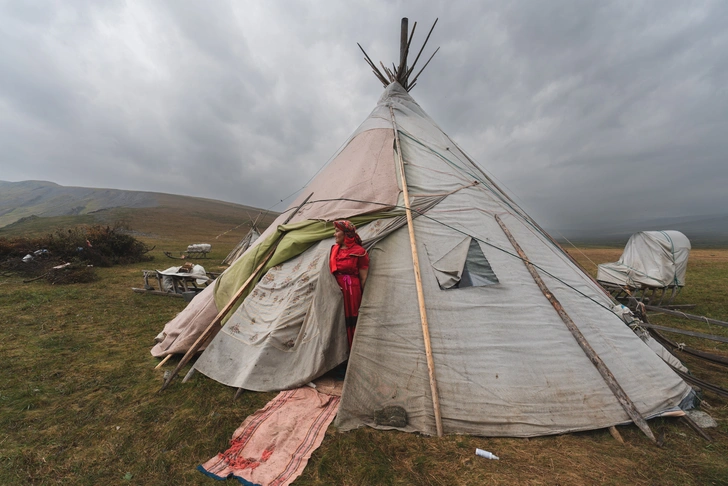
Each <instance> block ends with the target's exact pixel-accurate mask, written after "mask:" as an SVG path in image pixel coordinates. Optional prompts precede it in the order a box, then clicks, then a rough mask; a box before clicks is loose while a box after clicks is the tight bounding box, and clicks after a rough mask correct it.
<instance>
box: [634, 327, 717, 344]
mask: <svg viewBox="0 0 728 486" xmlns="http://www.w3.org/2000/svg"><path fill="white" fill-rule="evenodd" d="M640 326H642V327H644V328H646V329H657V330H658V331H666V332H674V333H675V334H682V335H684V336H692V337H696V338H701V339H708V340H710V341H717V342H719V343H728V338H727V337H723V336H716V335H713V334H703V333H702V332H695V331H686V330H684V329H677V328H674V327H666V326H658V325H655V324H647V323H646V322H643V323H642V324H640Z"/></svg>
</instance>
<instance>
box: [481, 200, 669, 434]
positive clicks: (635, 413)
mask: <svg viewBox="0 0 728 486" xmlns="http://www.w3.org/2000/svg"><path fill="white" fill-rule="evenodd" d="M495 220H496V221H497V222H498V224H499V225H500V227H501V229H502V230H503V233H505V235H506V237H507V238H508V241H510V242H511V245H513V248H514V249H515V250H516V252H517V253H518V256H520V257H521V259H522V260H523V263H524V264H525V265H526V268H527V269H528V272H529V273H530V274H531V276H532V277H533V280H534V281H535V282H536V285H538V287H539V288H540V289H541V292H543V295H544V296H545V297H546V299H547V300H548V301H549V302H550V303H551V305H552V306H553V308H554V309H555V310H556V313H557V314H558V315H559V317H561V320H562V321H564V324H566V327H567V328H568V329H569V331H571V334H572V335H573V336H574V339H576V342H577V343H579V346H581V349H582V350H583V351H584V354H586V355H587V357H588V358H589V360H590V361H591V362H592V364H593V365H594V366H595V367H596V369H597V370H599V374H601V375H602V378H603V379H604V382H605V383H606V384H607V386H608V387H609V389H610V390H611V391H612V393H613V394H614V396H615V398H616V399H617V401H618V402H619V404H620V405H621V406H622V408H623V409H624V411H625V412H627V415H628V416H629V417H630V418H631V419H632V421H633V422H634V423H635V425H637V427H639V428H640V430H641V431H642V432H644V434H645V435H646V436H647V437H649V438H650V440H652V442H654V443H655V444H657V439H656V438H655V435H654V434H653V433H652V429H650V426H649V425H648V424H647V421H646V420H645V419H644V417H643V416H642V414H640V412H639V410H637V407H636V406H635V404H634V403H633V402H632V400H631V399H630V398H629V396H628V395H627V393H626V392H625V391H624V389H622V386H621V385H620V384H619V382H618V381H617V379H616V378H615V377H614V375H613V374H612V372H611V371H610V370H609V368H607V365H606V364H605V363H604V361H602V359H601V358H600V357H599V355H598V354H597V352H596V351H594V348H592V347H591V345H590V344H589V342H588V341H587V340H586V338H585V337H584V335H583V334H582V333H581V331H580V330H579V328H578V327H577V326H576V324H575V323H574V321H573V320H571V317H569V314H567V313H566V311H565V310H564V308H563V306H562V305H561V302H559V301H558V299H557V298H556V297H555V296H554V294H552V293H551V291H550V290H549V289H548V287H546V284H545V283H544V281H543V280H542V279H541V276H540V275H539V274H538V272H537V271H536V268H535V267H534V266H533V264H532V263H531V261H530V260H529V259H528V257H527V256H526V253H525V252H524V251H523V249H521V245H519V244H518V242H517V241H516V239H515V238H514V237H513V235H512V234H511V232H510V230H509V229H508V227H507V226H506V225H505V223H504V222H503V220H502V219H501V218H500V217H499V216H498V215H497V214H496V215H495Z"/></svg>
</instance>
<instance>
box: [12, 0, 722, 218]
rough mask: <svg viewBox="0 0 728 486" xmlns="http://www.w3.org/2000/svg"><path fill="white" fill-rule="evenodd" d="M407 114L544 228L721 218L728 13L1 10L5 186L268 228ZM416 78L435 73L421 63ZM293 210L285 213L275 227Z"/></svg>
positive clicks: (700, 5)
mask: <svg viewBox="0 0 728 486" xmlns="http://www.w3.org/2000/svg"><path fill="white" fill-rule="evenodd" d="M404 16H407V17H409V19H410V26H411V25H412V23H413V22H415V21H417V22H418V25H417V30H416V33H415V40H414V42H413V45H416V46H418V47H419V46H420V45H421V43H422V41H423V40H424V37H425V35H426V33H427V31H428V30H429V27H430V26H431V24H432V22H433V21H434V20H435V18H438V17H439V19H440V20H439V22H438V24H437V27H436V28H435V31H434V33H433V35H432V37H431V39H430V42H429V44H428V47H427V48H426V51H425V52H426V55H428V56H429V54H430V53H432V52H433V50H434V49H435V48H436V47H437V46H440V47H441V49H440V52H439V53H438V54H437V55H436V56H435V58H434V60H433V61H432V63H430V65H429V66H428V68H427V70H426V71H425V72H424V74H423V75H422V77H420V79H419V81H418V82H417V86H416V87H415V88H414V90H413V91H412V93H411V94H412V95H413V97H414V98H415V99H416V100H417V102H418V103H419V104H420V105H421V106H422V107H423V108H424V110H425V111H427V112H428V114H429V115H430V116H431V117H432V118H433V119H434V120H435V121H436V122H437V123H438V124H439V125H440V127H442V128H443V129H444V130H445V131H446V132H447V133H448V134H449V135H450V136H451V138H453V139H454V140H455V141H456V142H457V143H458V144H459V145H460V146H461V147H462V148H463V149H464V150H465V151H466V152H468V153H469V154H470V155H471V156H472V157H473V158H474V159H475V160H477V161H478V162H479V163H480V165H481V166H482V167H483V168H484V169H485V170H486V171H487V172H488V173H489V174H491V175H493V176H494V177H495V178H496V180H498V181H499V182H501V183H502V184H503V185H504V186H505V187H506V188H507V189H508V190H509V191H510V192H511V193H512V194H514V195H515V196H516V197H517V200H518V201H519V202H520V203H521V204H522V206H523V207H524V209H526V211H528V212H529V213H531V215H532V216H534V217H535V218H536V219H537V220H539V221H540V222H541V223H542V224H543V225H545V226H549V227H561V228H563V227H569V226H575V225H580V224H589V225H593V224H594V223H595V222H602V221H603V222H604V224H609V223H612V222H614V221H615V219H617V218H620V217H626V218H631V217H636V216H639V217H641V218H644V217H655V218H657V217H670V216H691V215H695V216H697V215H708V214H726V213H727V212H728V163H727V160H726V159H727V158H728V27H727V26H728V2H725V1H723V0H716V1H713V2H710V1H707V2H701V1H694V2H686V1H682V0H680V1H668V0H658V1H654V2H639V1H634V0H629V1H623V2H605V1H601V0H600V1H586V0H573V1H557V0H549V1H542V0H537V1H532V2H515V1H514V2H503V1H498V2H488V1H482V2H454V1H447V2H446V1H442V2H438V1H433V0H430V1H427V2H405V1H400V2H392V1H385V0H382V1H364V0H360V1H359V2H341V1H331V2H324V1H321V2H313V1H306V2H294V1H292V0H291V1H272V0H267V1H265V2H245V1H241V0H238V1H230V2H227V1H215V0H211V1H205V2H202V1H194V2H192V1H179V0H174V1H171V0H170V1H167V2H163V1H151V2H150V1H139V2H134V1H104V2H96V1H92V0H88V1H71V0H61V1H57V2H52V1H48V2H32V1H1V0H0V180H7V181H21V180H28V179H36V180H48V181H52V182H56V183H59V184H62V185H73V186H85V187H110V188H118V189H130V190H144V191H155V192H167V193H173V194H184V195H192V196H201V197H208V198H213V199H220V200H224V201H231V202H236V203H241V204H248V205H253V206H259V207H264V208H269V207H271V206H273V205H274V204H276V203H277V202H279V201H280V200H281V199H284V198H286V197H287V196H289V195H290V194H291V193H294V192H295V191H297V190H299V189H301V187H302V185H303V184H304V183H305V182H306V181H308V180H309V178H310V177H311V176H313V175H314V174H315V173H316V171H318V170H319V169H320V168H321V166H322V165H323V164H325V163H326V161H327V160H328V159H329V158H330V157H331V155H332V154H333V153H334V152H336V150H337V149H338V148H339V146H340V145H341V143H342V142H344V141H345V140H346V139H347V137H348V136H349V135H350V134H351V132H353V131H354V129H356V127H357V126H358V125H359V124H360V123H361V122H362V121H363V120H364V118H365V117H366V116H367V115H368V114H369V113H370V111H371V110H372V109H373V108H374V106H375V104H376V101H377V99H378V97H379V95H380V94H381V91H382V87H381V84H380V83H379V82H378V81H377V80H376V79H375V78H374V76H373V75H372V74H371V71H370V70H369V68H368V66H367V65H366V64H365V62H364V61H363V59H362V57H363V56H362V55H361V53H360V51H359V49H358V47H357V46H356V43H357V42H359V43H361V44H362V46H363V47H364V48H365V49H366V50H367V52H368V53H369V55H370V56H371V57H372V58H373V60H374V61H375V62H378V61H380V60H381V61H384V62H385V64H391V63H392V62H395V61H398V59H399V53H398V50H399V25H400V18H401V17H404ZM420 64H422V61H420ZM289 203H290V200H286V201H285V202H284V203H280V204H279V205H278V206H276V207H275V209H277V210H282V209H284V208H285V207H286V206H287V205H288V204H289Z"/></svg>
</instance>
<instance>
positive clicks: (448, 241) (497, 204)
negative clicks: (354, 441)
mask: <svg viewBox="0 0 728 486" xmlns="http://www.w3.org/2000/svg"><path fill="white" fill-rule="evenodd" d="M395 126H396V132H395V128H394V127H395ZM395 133H396V134H397V135H398V137H399V139H400V143H401V156H402V158H403V161H404V167H405V169H404V170H405V175H406V181H407V187H408V190H409V194H410V197H411V198H412V202H411V204H412V206H413V207H414V208H416V209H417V210H416V211H415V213H416V214H420V215H419V216H418V217H416V218H415V219H414V233H415V237H416V247H417V251H418V254H419V264H420V268H421V279H422V285H423V294H424V302H425V307H426V311H427V318H428V321H429V332H430V338H431V347H432V355H433V363H434V377H435V379H436V390H437V394H438V395H439V403H440V409H441V418H442V426H443V429H444V432H445V433H467V434H475V435H481V436H520V437H524V436H536V435H545V434H558V433H563V432H569V431H578V430H588V429H597V428H604V427H609V426H612V425H616V424H621V423H626V422H629V421H630V418H629V416H628V414H627V413H626V412H625V409H624V408H623V406H621V405H620V403H619V401H618V400H617V399H616V398H615V394H614V393H613V392H612V391H611V390H610V388H609V387H608V386H607V384H606V383H605V380H604V379H603V377H602V376H601V375H600V373H599V372H598V371H597V368H595V366H594V365H593V364H592V361H590V359H589V357H587V355H586V354H585V351H584V350H583V349H582V347H580V346H579V344H578V343H577V340H576V339H575V337H574V335H573V334H572V332H570V330H569V329H567V326H566V325H565V322H564V321H563V320H562V318H561V317H560V316H559V314H558V313H557V311H556V310H555V308H554V306H553V305H552V304H551V303H550V302H549V300H548V298H547V296H546V294H545V293H544V292H543V291H542V290H541V289H540V288H539V286H538V284H537V282H536V280H535V279H534V277H533V276H532V275H531V274H530V273H529V269H528V268H527V266H526V264H524V260H523V259H521V258H520V257H519V256H518V254H517V251H516V249H515V247H514V244H513V241H511V239H509V237H508V236H507V234H506V232H505V229H504V228H506V229H507V230H508V231H509V232H510V234H511V235H512V238H513V240H514V241H516V242H517V244H518V245H519V246H520V248H521V249H522V251H523V252H524V253H525V255H527V259H528V261H529V262H531V263H532V264H533V265H534V268H536V271H537V272H538V273H539V275H540V276H541V278H542V280H543V283H544V284H545V285H546V286H547V287H548V290H549V293H550V294H551V295H552V296H553V297H555V298H557V299H558V301H559V302H560V304H561V306H562V307H563V309H564V311H565V312H566V313H568V315H569V316H570V318H571V319H572V320H573V323H574V325H575V326H576V327H577V328H578V330H579V331H580V333H581V334H582V335H583V337H584V339H585V340H586V341H587V342H588V343H589V345H590V346H591V347H592V348H593V349H594V351H595V352H596V353H597V354H598V355H599V357H600V358H601V360H602V361H603V362H604V363H605V365H606V366H607V367H608V368H609V370H610V371H611V373H612V374H613V375H614V377H615V379H616V381H617V382H618V383H619V385H620V386H621V388H622V389H623V390H624V393H625V394H626V395H627V396H628V397H629V398H630V399H631V401H632V402H633V403H634V405H635V407H636V409H637V410H638V412H639V413H640V414H641V415H642V416H643V417H645V418H649V417H654V416H659V415H665V414H671V413H677V414H680V413H681V412H680V409H679V406H680V405H681V402H684V401H687V400H688V399H689V398H690V397H691V392H692V390H691V388H690V387H689V386H688V385H687V384H685V382H683V381H682V379H680V378H679V377H678V376H677V375H676V374H675V373H674V372H673V371H672V370H671V369H670V368H669V367H668V366H667V365H666V364H665V363H664V362H663V361H662V360H661V359H660V358H659V357H658V356H657V354H655V353H654V352H653V351H651V350H650V348H649V347H648V345H647V344H646V343H645V342H643V341H642V340H641V339H640V337H638V336H637V335H635V333H634V332H632V330H631V329H630V328H629V327H627V325H625V324H624V322H623V321H622V320H621V319H620V317H619V316H618V315H616V314H615V313H614V312H613V311H612V306H613V303H612V301H611V300H610V298H609V296H608V295H607V294H606V293H605V292H604V291H603V290H602V289H601V287H600V286H599V285H598V284H597V283H596V282H595V281H594V280H593V279H591V278H590V277H589V276H588V275H586V274H585V273H584V272H583V271H582V270H581V269H580V268H579V267H578V266H577V265H576V264H575V263H574V262H573V261H572V260H571V259H570V257H569V256H568V255H567V254H566V253H565V252H563V251H562V250H561V249H560V247H559V246H558V245H557V244H556V243H555V242H554V241H553V239H552V238H551V237H550V236H549V235H547V234H546V233H545V232H544V231H543V230H542V229H541V228H540V227H539V226H538V225H537V224H536V223H535V222H534V221H533V220H532V219H531V218H530V217H529V216H528V215H527V214H526V213H525V212H524V211H523V210H522V209H520V208H519V207H518V206H517V205H516V204H515V203H514V202H513V201H512V200H511V199H510V198H509V197H508V196H507V195H506V194H505V193H503V192H502V191H501V190H500V189H499V188H498V187H497V186H496V185H495V184H494V183H493V182H492V181H491V179H490V178H488V177H487V176H486V175H485V173H484V172H483V171H482V169H480V168H479V166H478V165H476V164H475V163H474V162H473V161H472V160H471V159H470V158H469V157H468V156H467V155H466V154H465V153H464V152H463V151H462V150H460V148H459V147H458V146H457V145H456V144H455V143H454V142H453V141H452V140H451V139H450V138H449V137H448V136H447V135H446V134H445V133H444V132H443V131H442V130H441V129H440V127H438V126H437V124H436V123H435V122H434V121H433V120H432V119H431V118H430V117H429V116H428V115H427V114H426V113H425V112H424V110H423V109H422V108H421V107H420V106H419V105H418V104H417V103H416V102H415V101H414V100H413V99H412V98H411V96H410V95H409V93H408V92H407V91H406V90H405V89H404V88H403V87H402V86H401V85H400V84H398V83H396V82H394V83H392V84H390V85H389V86H388V87H387V88H386V89H385V91H384V93H383V95H382V97H381V98H380V100H379V102H378V104H377V106H376V107H375V109H374V111H372V113H371V114H370V115H369V117H367V118H366V120H364V122H363V123H362V124H361V126H360V127H359V128H358V129H357V130H356V131H355V132H354V134H353V135H352V136H351V137H350V138H349V140H348V141H347V142H346V143H345V144H344V145H343V148H342V149H341V151H340V152H339V153H338V154H337V155H336V156H334V158H333V159H332V160H331V161H330V162H329V164H328V165H327V167H326V168H324V169H323V171H322V172H321V173H320V174H319V175H318V176H317V177H316V178H315V179H314V180H313V181H312V182H311V183H310V184H309V186H308V187H307V188H306V189H304V190H303V191H302V192H301V196H300V198H299V199H298V200H297V201H294V202H293V204H291V206H290V208H289V210H288V211H286V212H284V213H283V214H282V215H281V216H280V218H279V219H278V220H277V221H276V222H274V223H273V224H272V225H271V226H270V227H269V228H268V229H267V230H266V231H265V232H264V233H263V234H262V235H261V237H260V238H259V239H258V240H257V241H256V242H255V243H254V244H253V246H252V247H251V248H249V249H248V251H247V252H246V253H245V254H244V255H243V256H242V257H240V258H239V259H238V260H236V261H235V262H234V263H233V265H231V267H230V268H228V269H227V270H226V271H225V272H224V273H223V274H222V275H221V276H220V277H219V278H218V280H217V282H216V286H215V289H214V291H209V292H208V291H207V290H206V291H205V292H202V293H201V294H199V295H198V296H197V297H195V299H194V300H193V301H192V302H191V303H190V305H189V307H188V309H185V311H183V312H182V313H180V315H178V316H177V317H176V318H175V320H174V323H175V326H176V329H178V330H179V333H178V338H179V340H180V342H182V341H185V342H189V341H190V336H192V335H194V333H195V332H199V331H196V330H199V329H203V328H204V327H206V325H207V324H208V323H209V322H210V321H211V319H212V318H213V317H214V316H215V314H216V311H217V309H220V308H222V307H223V306H224V305H225V304H226V303H227V302H228V299H229V298H230V296H231V295H232V294H233V293H234V292H235V290H236V289H237V288H238V287H240V285H241V283H242V282H243V281H244V280H245V279H246V278H247V276H248V275H250V273H251V272H252V268H254V267H255V266H257V264H258V262H260V261H262V258H263V255H266V254H268V252H270V251H274V253H273V256H272V258H271V260H270V262H269V263H268V264H267V265H266V267H265V268H264V271H265V273H264V274H262V278H260V279H259V280H258V282H257V285H255V287H254V288H252V289H251V291H250V292H248V293H247V296H246V297H245V299H244V300H243V302H242V304H240V305H239V306H238V307H237V309H236V310H234V311H233V312H232V314H231V315H230V317H229V319H228V320H227V321H226V323H225V325H224V327H222V329H221V330H220V332H218V333H217V335H216V336H215V337H214V338H213V339H212V340H211V341H210V342H209V344H208V345H207V349H206V350H205V351H204V352H203V354H202V355H201V356H200V358H199V359H198V361H197V362H196V363H195V365H194V367H195V368H196V369H197V370H198V371H200V372H202V373H203V374H205V375H207V376H209V377H210V378H212V379H215V380H217V381H220V382H222V383H224V384H227V385H230V386H233V387H242V388H245V389H249V390H258V391H271V390H281V389H287V388H293V387H297V386H301V385H303V384H305V383H307V382H308V381H310V380H311V379H312V378H315V377H317V376H319V375H321V374H323V373H325V372H327V371H329V370H330V369H332V368H333V367H335V366H336V365H338V364H339V363H341V362H342V361H344V360H345V359H346V358H347V346H346V334H345V330H344V314H343V309H342V297H341V292H340V290H339V289H338V287H337V284H336V281H335V279H334V277H333V276H332V275H331V273H330V272H329V269H328V255H329V251H330V248H331V245H332V244H333V237H332V236H333V225H332V224H331V223H330V221H332V220H335V219H342V218H347V219H351V220H352V221H355V224H357V225H358V226H359V228H360V234H361V236H362V238H363V239H364V240H365V241H364V243H365V245H366V246H367V247H368V248H369V252H370V255H371V267H370V271H369V278H368V280H367V284H366V288H365V291H364V295H363V302H362V306H361V309H360V315H359V322H358V326H357V331H356V335H355V338H354V344H353V349H352V350H351V353H350V355H349V356H348V360H349V361H348V369H347V373H346V379H345V383H344V388H343V396H342V400H341V406H340V409H339V413H338V417H337V419H336V425H337V426H338V427H339V428H340V429H341V430H348V429H352V428H356V427H359V426H362V425H369V426H372V427H379V428H387V427H382V426H380V425H377V424H376V422H375V420H374V413H375V411H377V410H380V409H383V408H384V407H387V406H400V407H402V408H404V409H405V410H406V413H407V418H408V423H407V425H406V426H405V427H402V428H401V430H405V431H412V432H415V431H416V432H421V433H425V434H434V433H435V432H436V420H435V408H434V405H433V392H432V390H433V388H432V387H431V384H430V379H429V374H428V365H427V359H426V354H425V342H424V338H423V331H422V324H421V316H420V311H419V307H418V297H417V292H416V284H415V278H414V271H413V256H412V252H411V248H410V240H409V236H408V228H407V223H406V220H405V218H404V217H403V211H402V206H403V193H402V178H401V177H400V175H399V173H398V159H399V154H398V153H397V150H396V143H395ZM311 194H312V196H311V197H310V199H309V201H308V202H307V203H306V204H304V205H303V206H302V207H300V209H297V208H299V206H300V205H301V203H303V202H304V200H305V198H306V197H308V196H309V195H311ZM293 211H296V212H295V213H294V214H293V217H292V219H291V220H290V222H289V223H288V224H286V225H283V226H279V225H281V224H282V223H283V222H284V220H285V219H286V218H288V217H289V216H291V213H292V212H293ZM499 220H500V222H499ZM276 245H277V246H276ZM273 249H274V250H273ZM246 269H247V270H246ZM173 341H174V340H173ZM168 344H169V345H168V346H167V347H168V349H172V348H173V347H174V343H168ZM156 349H157V354H156V355H157V356H163V355H164V351H163V350H161V351H160V349H159V348H156Z"/></svg>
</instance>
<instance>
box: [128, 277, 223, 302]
mask: <svg viewBox="0 0 728 486" xmlns="http://www.w3.org/2000/svg"><path fill="white" fill-rule="evenodd" d="M219 275H220V274H219V273H212V272H207V273H206V276H207V282H206V283H205V284H203V285H199V284H198V283H197V280H201V279H202V277H200V275H192V274H189V275H180V274H176V275H165V274H163V273H162V272H160V271H159V270H142V276H143V278H144V288H137V287H132V291H134V292H136V293H138V294H152V295H163V296H165V297H180V298H184V299H186V300H188V301H189V300H192V298H193V297H194V296H195V295H197V294H198V293H200V292H202V291H203V290H204V288H205V287H207V286H208V285H210V284H211V283H212V282H213V281H214V280H215V279H216V278H217V277H218V276H219ZM164 278H168V279H169V280H168V281H169V282H171V284H172V289H171V290H166V289H165V287H164V285H163V284H162V280H163V279H164ZM155 279H156V281H157V287H156V288H155V287H154V286H153V285H152V283H153V282H154V280H155ZM150 280H151V282H152V283H150Z"/></svg>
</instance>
